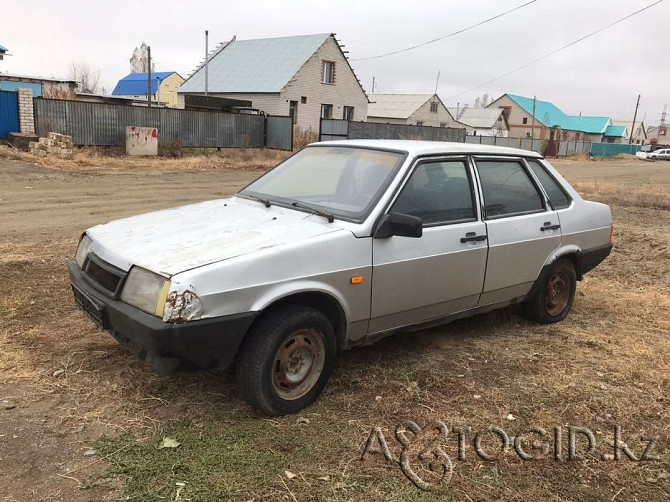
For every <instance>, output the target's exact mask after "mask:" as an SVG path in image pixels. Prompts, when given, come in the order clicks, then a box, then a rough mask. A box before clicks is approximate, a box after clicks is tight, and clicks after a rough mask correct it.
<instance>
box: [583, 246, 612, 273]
mask: <svg viewBox="0 0 670 502" xmlns="http://www.w3.org/2000/svg"><path fill="white" fill-rule="evenodd" d="M611 251H612V243H611V242H610V243H608V244H605V245H604V246H599V247H597V248H591V249H587V250H585V251H582V252H581V253H580V254H579V258H580V272H581V273H580V276H581V275H584V274H586V273H587V272H590V271H591V270H593V269H594V268H596V267H597V266H598V265H600V263H601V262H602V261H603V260H604V259H605V258H607V257H608V256H609V254H610V252H611ZM580 278H581V277H580Z"/></svg>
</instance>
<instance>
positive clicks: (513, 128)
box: [487, 94, 626, 143]
mask: <svg viewBox="0 0 670 502" xmlns="http://www.w3.org/2000/svg"><path fill="white" fill-rule="evenodd" d="M487 108H502V109H503V110H505V112H506V114H507V120H508V122H509V129H510V133H509V135H510V137H513V138H530V137H531V135H533V137H534V138H535V139H540V140H542V139H560V140H571V141H572V140H576V141H591V142H593V143H599V142H601V141H602V142H609V143H622V142H623V139H624V138H625V134H626V131H625V127H624V128H621V127H620V126H614V125H613V123H612V119H611V118H610V117H591V116H584V115H568V114H567V113H565V112H564V111H563V110H561V109H560V108H558V107H557V106H556V105H554V104H553V103H550V102H549V101H541V100H539V99H536V100H535V114H534V115H535V116H534V118H533V98H527V97H524V96H517V95H515V94H503V95H502V96H501V97H499V98H498V99H496V100H495V101H493V102H492V103H491V104H489V105H488V107H487Z"/></svg>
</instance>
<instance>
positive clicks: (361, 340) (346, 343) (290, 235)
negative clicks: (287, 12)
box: [68, 140, 612, 415]
mask: <svg viewBox="0 0 670 502" xmlns="http://www.w3.org/2000/svg"><path fill="white" fill-rule="evenodd" d="M611 248H612V218H611V213H610V208H609V207H608V206H606V205H604V204H600V203H597V202H589V201H586V200H583V199H582V198H581V197H580V196H579V194H578V193H577V192H576V191H575V190H574V189H573V188H572V187H571V186H570V185H569V184H568V183H567V182H566V181H565V179H563V177H562V176H561V175H560V174H559V173H558V172H557V171H556V170H555V169H554V168H553V167H552V166H551V165H550V164H549V163H548V162H547V161H546V160H545V159H543V158H542V157H541V156H540V155H538V154H536V153H534V152H530V151H526V150H516V149H510V148H502V147H492V146H485V145H471V144H462V143H439V142H421V141H391V140H356V141H333V142H326V143H317V144H312V145H310V146H308V147H306V148H304V149H302V150H300V151H298V152H297V153H296V154H295V155H293V156H292V157H290V158H288V159H287V160H285V161H284V162H282V163H281V164H279V165H278V166H277V167H275V168H274V169H272V170H270V171H268V172H267V173H266V174H264V175H262V176H261V177H260V178H258V179H257V180H256V181H254V182H253V183H251V184H250V185H249V186H247V187H246V188H244V189H242V190H240V191H239V192H238V193H237V194H236V195H234V196H233V197H231V198H226V199H218V200H212V201H208V202H201V203H198V204H192V205H187V206H183V207H177V208H174V209H167V210H163V211H157V212H153V213H149V214H143V215H139V216H133V217H130V218H125V219H122V220H118V221H113V222H111V223H107V224H104V225H98V226H95V227H92V228H90V229H88V230H87V231H86V232H85V233H84V234H83V236H82V238H81V241H80V243H79V247H78V249H77V252H76V256H75V259H74V260H71V261H70V262H69V263H68V268H69V274H70V279H71V282H72V290H73V293H74V298H75V300H76V302H77V304H78V305H79V306H80V307H81V309H82V310H83V311H84V312H86V313H87V314H88V315H89V316H90V317H91V318H92V319H93V320H94V321H95V322H96V323H97V324H98V325H99V326H100V327H101V328H103V329H105V330H107V331H109V332H110V333H111V334H112V335H113V336H114V337H115V338H116V340H118V341H119V342H120V343H121V344H122V345H124V346H125V347H127V348H128V349H129V350H130V351H131V352H132V353H134V354H135V355H137V356H139V357H140V358H141V359H143V360H144V361H146V362H147V363H148V364H150V365H151V366H153V367H154V368H155V369H156V370H157V371H159V372H161V373H163V374H172V373H176V372H181V371H189V370H195V369H215V368H225V367H231V366H234V367H235V371H236V374H237V382H238V388H239V391H240V393H241V394H242V395H243V396H244V398H245V399H246V400H247V401H248V402H249V403H250V404H251V405H252V406H253V407H255V408H257V409H259V410H261V411H262V412H264V413H266V414H269V415H280V414H287V413H294V412H297V411H298V410H301V409H303V408H304V407H306V406H308V405H309V404H310V403H312V402H313V401H314V400H315V399H316V398H317V396H318V395H319V393H320V392H321V391H322V389H323V388H324V386H325V385H326V382H327V381H328V378H329V377H330V375H331V373H332V371H333V366H334V362H335V358H336V356H337V353H338V351H339V350H340V349H348V348H351V347H354V346H357V345H362V344H369V343H372V342H374V341H375V340H378V339H379V338H381V337H383V336H386V335H389V334H393V333H399V332H407V331H410V330H417V329H420V328H424V327H428V326H435V325H438V324H441V323H445V322H449V321H452V320H454V319H459V318H463V317H466V316H471V315H474V314H477V313H480V312H486V311H490V310H493V309H498V308H503V307H507V306H509V305H512V304H516V303H521V304H522V306H523V312H524V313H525V315H526V316H527V317H528V318H529V319H531V320H533V321H536V322H539V323H553V322H557V321H561V320H563V319H564V318H565V317H566V316H567V315H568V312H569V311H570V308H571V306H572V302H573V300H574V297H575V287H576V283H577V281H578V280H580V279H581V278H582V276H583V275H584V274H586V273H587V272H588V271H590V270H591V269H593V268H594V267H595V266H596V265H598V264H599V263H600V262H601V261H602V260H604V259H605V258H606V257H607V256H608V254H609V253H610V250H611Z"/></svg>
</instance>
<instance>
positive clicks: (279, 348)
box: [237, 306, 337, 416]
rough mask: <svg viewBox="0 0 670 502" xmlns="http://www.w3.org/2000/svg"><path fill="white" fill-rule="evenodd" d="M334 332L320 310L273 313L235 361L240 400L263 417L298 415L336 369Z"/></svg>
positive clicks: (248, 338) (249, 337)
mask: <svg viewBox="0 0 670 502" xmlns="http://www.w3.org/2000/svg"><path fill="white" fill-rule="evenodd" d="M336 349H337V344H336V340H335V331H334V330H333V327H332V325H331V324H330V322H329V321H328V319H327V318H326V317H325V316H324V315H323V314H322V313H321V312H319V311H318V310H314V309H312V308H308V307H301V306H287V307H285V308H282V309H277V310H275V311H274V312H271V313H269V314H267V315H266V317H264V318H261V319H260V320H259V322H258V323H257V324H255V325H254V326H253V327H252V329H251V331H250V332H249V334H248V335H247V336H246V338H245V340H244V343H243V345H242V348H241V349H240V355H239V358H238V361H237V385H238V389H239V391H240V393H241V394H242V396H243V397H244V399H245V400H246V401H247V402H248V403H249V404H250V405H251V406H253V407H254V408H256V409H258V410H260V411H262V412H263V413H266V414H267V415H270V416H274V415H286V414H290V413H296V412H298V411H300V410H302V409H303V408H305V407H307V406H309V405H310V404H312V402H314V400H315V399H316V398H317V397H318V396H319V394H320V393H321V391H322V390H323V388H324V387H325V386H326V383H327V382H328V379H329V378H330V374H331V373H332V370H333V366H334V363H335V355H336Z"/></svg>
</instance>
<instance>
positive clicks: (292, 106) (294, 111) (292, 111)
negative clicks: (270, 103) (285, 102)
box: [288, 101, 298, 124]
mask: <svg viewBox="0 0 670 502" xmlns="http://www.w3.org/2000/svg"><path fill="white" fill-rule="evenodd" d="M288 114H289V115H290V116H291V118H292V119H293V123H294V124H297V123H298V102H297V101H291V102H290V103H289V108H288Z"/></svg>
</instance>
